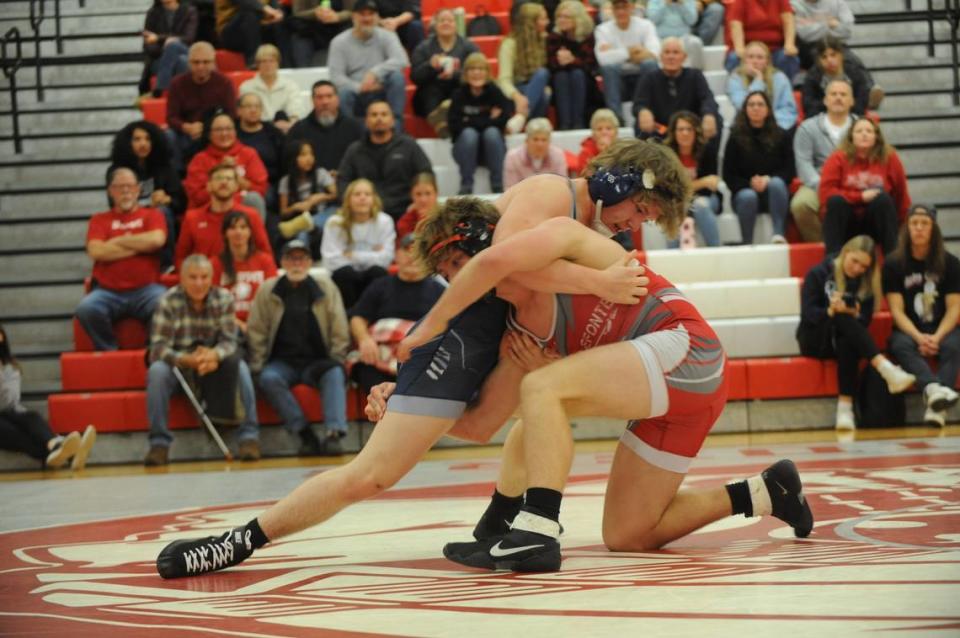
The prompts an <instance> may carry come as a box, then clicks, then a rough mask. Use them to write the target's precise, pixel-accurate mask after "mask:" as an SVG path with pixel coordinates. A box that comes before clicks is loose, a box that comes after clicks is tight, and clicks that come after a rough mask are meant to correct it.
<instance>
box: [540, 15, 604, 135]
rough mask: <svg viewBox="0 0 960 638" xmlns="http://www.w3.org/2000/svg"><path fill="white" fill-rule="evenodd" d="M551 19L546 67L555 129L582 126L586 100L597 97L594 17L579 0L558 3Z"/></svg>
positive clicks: (585, 116) (585, 112) (585, 111)
mask: <svg viewBox="0 0 960 638" xmlns="http://www.w3.org/2000/svg"><path fill="white" fill-rule="evenodd" d="M554 20H555V21H556V26H555V27H554V29H553V32H552V33H550V35H548V36H547V68H548V69H549V70H550V76H551V79H552V84H553V102H554V104H555V105H556V107H557V130H558V131H567V130H570V129H578V128H583V127H584V126H585V125H586V123H587V100H588V98H589V97H591V96H594V97H598V96H599V90H598V89H597V83H596V79H595V78H596V75H597V73H598V72H599V67H598V65H597V56H596V54H595V53H594V50H593V49H594V46H595V44H596V43H595V41H594V38H593V27H594V25H593V20H592V19H591V18H590V16H589V15H588V14H587V10H586V8H585V7H584V6H583V3H582V2H579V1H578V0H564V2H561V3H560V5H559V6H558V7H557V11H556V13H555V14H554ZM600 99H602V98H600Z"/></svg>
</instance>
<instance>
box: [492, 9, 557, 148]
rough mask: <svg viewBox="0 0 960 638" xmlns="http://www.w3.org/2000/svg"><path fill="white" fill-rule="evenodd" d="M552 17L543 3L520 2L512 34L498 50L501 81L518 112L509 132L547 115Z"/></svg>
mask: <svg viewBox="0 0 960 638" xmlns="http://www.w3.org/2000/svg"><path fill="white" fill-rule="evenodd" d="M549 23H550V19H549V18H548V17H547V10H546V9H544V8H543V5H542V4H537V3H535V2H528V3H525V4H522V5H520V9H519V10H518V11H517V18H516V21H515V22H514V23H513V26H512V28H511V30H510V34H509V35H508V36H507V37H505V38H504V39H503V41H502V42H501V43H500V49H499V51H497V64H498V66H499V71H498V75H497V84H498V85H499V86H500V90H501V91H503V94H504V95H506V96H507V97H508V98H509V99H511V100H513V104H514V109H515V111H516V115H514V116H513V117H512V118H510V121H509V122H508V123H507V133H519V132H520V131H522V130H523V125H524V124H525V123H526V121H527V118H533V117H545V116H546V115H547V107H548V106H550V98H549V96H548V95H547V86H548V85H549V84H550V72H549V71H548V70H547V25H548V24H549Z"/></svg>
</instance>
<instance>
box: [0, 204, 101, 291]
mask: <svg viewBox="0 0 960 638" xmlns="http://www.w3.org/2000/svg"><path fill="white" fill-rule="evenodd" d="M87 225H88V224H87V220H85V219H84V220H77V221H58V222H42V221H41V222H37V223H34V224H10V225H6V226H3V231H2V232H3V235H4V237H3V242H2V245H3V246H4V247H6V246H7V245H11V246H15V247H19V248H27V249H30V248H38V249H43V248H77V247H79V246H83V242H84V238H85V237H86V235H87ZM0 273H2V274H0V279H9V278H10V277H9V274H8V273H7V272H4V271H2V270H0Z"/></svg>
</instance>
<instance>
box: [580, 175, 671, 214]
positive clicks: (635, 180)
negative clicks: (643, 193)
mask: <svg viewBox="0 0 960 638" xmlns="http://www.w3.org/2000/svg"><path fill="white" fill-rule="evenodd" d="M656 185H657V178H656V175H654V173H653V171H652V170H650V169H649V168H647V169H644V171H643V172H642V173H638V172H637V171H634V170H628V171H621V170H619V169H617V168H600V169H597V172H596V173H594V174H593V175H591V176H590V177H589V178H587V189H588V190H589V191H590V199H592V200H593V201H595V202H597V201H599V200H603V203H604V204H605V205H606V206H616V205H617V204H619V203H620V202H622V201H623V200H625V199H626V198H628V197H630V195H632V194H633V193H635V192H636V191H638V190H640V189H641V188H644V189H646V190H650V189H652V188H653V187H654V186H656Z"/></svg>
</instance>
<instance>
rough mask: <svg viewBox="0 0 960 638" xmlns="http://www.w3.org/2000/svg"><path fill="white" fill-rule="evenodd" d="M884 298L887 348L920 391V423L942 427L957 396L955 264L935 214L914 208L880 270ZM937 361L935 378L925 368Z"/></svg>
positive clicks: (959, 356)
mask: <svg viewBox="0 0 960 638" xmlns="http://www.w3.org/2000/svg"><path fill="white" fill-rule="evenodd" d="M883 293H884V295H885V296H886V298H887V305H888V306H889V307H890V314H891V315H893V333H892V334H891V335H890V341H889V343H888V347H889V349H890V353H891V354H892V355H893V356H894V357H895V358H896V359H897V361H898V362H899V363H900V365H901V366H902V367H903V368H904V369H905V370H906V371H907V372H910V373H911V374H914V375H916V377H917V387H918V388H920V389H921V390H923V398H924V401H925V403H926V412H925V413H924V416H923V420H924V421H925V422H926V423H927V424H929V425H934V426H938V427H943V426H944V425H945V423H946V418H947V410H948V409H949V408H950V407H952V406H954V405H955V404H956V403H957V400H958V399H960V395H958V394H957V392H956V390H955V389H954V387H955V386H956V383H957V373H958V372H960V329H958V328H957V320H958V318H960V260H958V259H957V258H956V257H955V256H953V255H951V254H950V253H948V252H947V250H946V248H945V247H944V244H943V233H941V232H940V226H939V225H938V224H937V210H936V208H934V207H933V206H930V205H927V204H916V205H914V206H913V207H912V208H911V209H910V212H909V213H908V215H907V222H906V223H905V224H904V225H903V226H902V227H901V228H900V235H899V237H898V239H897V247H896V250H894V251H893V252H892V253H890V254H889V255H888V256H887V260H886V263H884V264H883ZM930 359H936V361H937V373H936V375H934V373H933V371H932V370H931V368H930V363H929V360H930Z"/></svg>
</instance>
